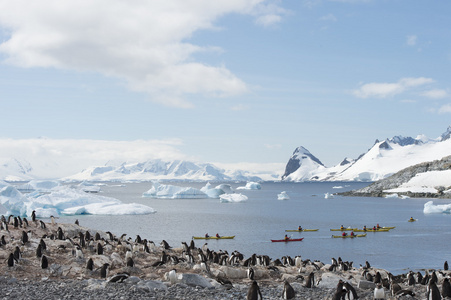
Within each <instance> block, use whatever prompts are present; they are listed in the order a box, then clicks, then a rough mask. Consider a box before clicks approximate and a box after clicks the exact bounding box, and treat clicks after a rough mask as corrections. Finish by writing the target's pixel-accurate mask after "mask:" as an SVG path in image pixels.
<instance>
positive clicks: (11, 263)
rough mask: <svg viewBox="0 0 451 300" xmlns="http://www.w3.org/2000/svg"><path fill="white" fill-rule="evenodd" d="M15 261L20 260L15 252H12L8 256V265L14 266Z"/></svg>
mask: <svg viewBox="0 0 451 300" xmlns="http://www.w3.org/2000/svg"><path fill="white" fill-rule="evenodd" d="M14 261H16V262H18V261H17V259H16V258H15V257H14V254H12V253H10V254H9V257H8V267H14Z"/></svg>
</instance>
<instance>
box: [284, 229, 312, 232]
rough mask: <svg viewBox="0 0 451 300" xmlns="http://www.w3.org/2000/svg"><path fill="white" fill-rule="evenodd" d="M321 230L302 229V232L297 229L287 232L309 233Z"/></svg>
mask: <svg viewBox="0 0 451 300" xmlns="http://www.w3.org/2000/svg"><path fill="white" fill-rule="evenodd" d="M318 230H319V229H302V230H297V229H292V230H290V229H287V230H285V231H286V232H309V231H318Z"/></svg>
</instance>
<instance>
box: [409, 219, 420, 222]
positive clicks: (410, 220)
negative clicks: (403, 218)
mask: <svg viewBox="0 0 451 300" xmlns="http://www.w3.org/2000/svg"><path fill="white" fill-rule="evenodd" d="M417 220H418V219H409V221H407V222H415V221H417Z"/></svg>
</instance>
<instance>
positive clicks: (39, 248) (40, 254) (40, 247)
mask: <svg viewBox="0 0 451 300" xmlns="http://www.w3.org/2000/svg"><path fill="white" fill-rule="evenodd" d="M36 257H37V258H41V257H42V246H41V244H39V245H38V248H36Z"/></svg>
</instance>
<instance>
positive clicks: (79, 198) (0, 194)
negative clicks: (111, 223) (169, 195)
mask: <svg viewBox="0 0 451 300" xmlns="http://www.w3.org/2000/svg"><path fill="white" fill-rule="evenodd" d="M21 187H22V188H23V187H24V186H21ZM27 187H29V188H30V187H36V188H37V189H35V190H33V191H32V192H30V193H22V192H20V191H19V190H18V189H17V188H16V187H14V186H12V185H9V184H5V183H4V182H1V183H0V204H1V209H2V211H6V213H5V214H6V215H18V216H23V217H30V216H31V214H32V212H33V210H34V211H35V212H36V216H37V217H40V218H48V217H50V216H54V217H58V216H60V215H81V214H92V215H125V214H131V215H138V214H139V215H141V214H152V213H155V212H156V211H155V210H154V209H153V208H151V207H149V206H146V205H142V204H138V203H129V204H124V203H122V202H121V201H120V200H118V199H115V198H111V197H105V196H100V195H93V194H90V193H86V192H84V191H83V190H82V189H80V188H77V187H71V186H67V185H61V184H60V183H58V182H56V181H55V182H51V181H45V182H42V183H40V182H38V181H36V182H31V183H30V184H29V185H27ZM29 190H30V189H29Z"/></svg>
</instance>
